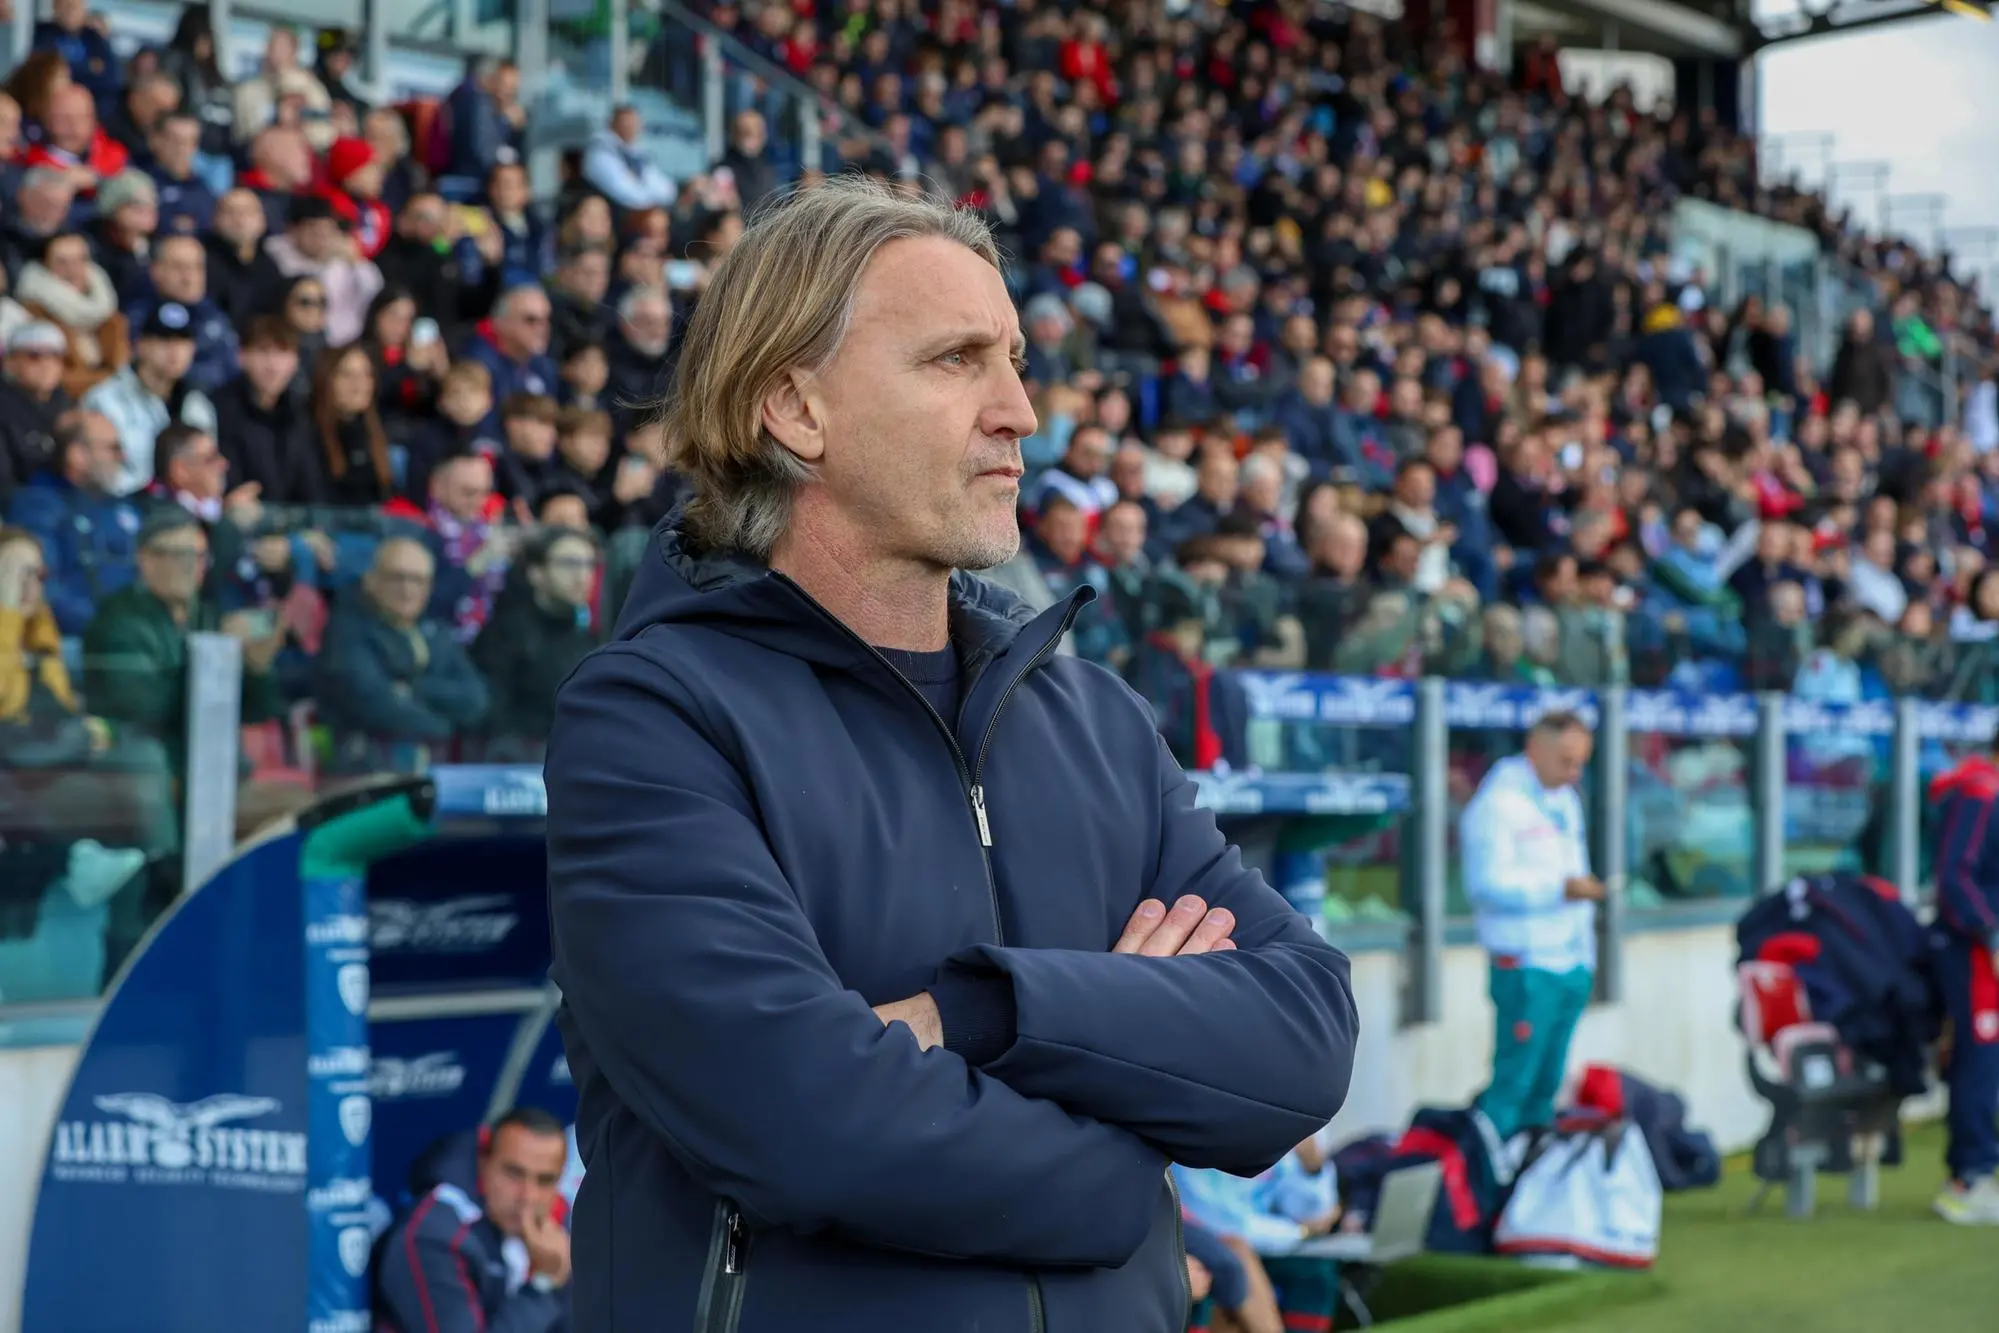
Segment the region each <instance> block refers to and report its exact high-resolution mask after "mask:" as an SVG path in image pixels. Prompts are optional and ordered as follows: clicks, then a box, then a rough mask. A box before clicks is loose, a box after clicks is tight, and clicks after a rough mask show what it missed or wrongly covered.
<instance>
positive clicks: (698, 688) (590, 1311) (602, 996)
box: [545, 518, 1356, 1333]
mask: <svg viewBox="0 0 1999 1333" xmlns="http://www.w3.org/2000/svg"><path fill="white" fill-rule="evenodd" d="M1087 597H1088V594H1087V592H1083V593H1079V594H1077V596H1076V597H1075V598H1073V599H1072V600H1070V601H1069V602H1065V603H1058V604H1057V605H1056V606H1055V607H1053V608H1051V609H1050V610H1048V611H1047V612H1045V613H1043V614H1042V615H1040V616H1038V617H1033V616H1031V615H1029V614H1028V613H1027V612H1026V609H1025V608H1024V607H1022V606H1021V605H1020V603H1018V602H1017V601H1016V600H1015V599H1013V598H1012V597H1011V596H1009V595H1007V594H1005V593H1002V592H1000V591H998V590H996V589H994V588H992V587H990V586H988V585H986V584H984V583H983V582H981V581H979V580H976V579H973V578H970V577H967V576H962V575H961V576H959V577H957V578H956V579H954V581H953V587H952V613H951V614H952V631H953V635H954V638H955V639H956V641H957V646H958V648H959V652H960V656H961V658H962V659H963V661H964V668H965V679H966V681H967V688H966V692H965V702H964V704H963V706H962V708H961V709H960V712H959V715H958V717H957V718H956V719H955V720H953V721H952V722H950V723H947V722H946V721H945V720H944V719H943V718H941V717H939V716H938V715H937V714H936V713H935V712H934V711H932V710H931V709H930V707H929V705H928V704H926V703H925V702H924V701H923V700H922V698H921V696H920V695H919V694H918V693H917V692H916V690H915V689H914V687H912V686H911V685H909V684H908V683H907V682H906V681H905V680H904V679H903V678H902V677H901V676H899V675H898V674H896V673H895V672H894V671H893V670H892V669H891V668H890V667H889V666H888V664H887V662H886V660H885V659H883V658H882V657H881V656H880V655H879V654H878V653H875V652H874V651H873V650H871V649H870V648H869V647H868V646H866V645H865V644H864V643H863V642H861V640H860V639H859V638H858V637H856V636H855V635H854V634H853V633H852V632H851V631H849V630H847V629H846V628H845V627H844V626H843V625H841V624H840V623H839V622H837V621H836V620H834V619H833V617H832V616H830V615H829V614H828V613H826V612H825V611H824V610H823V609H821V608H820V607H819V606H818V605H817V603H815V602H813V601H811V600H810V599H809V598H808V597H807V596H806V595H805V594H804V593H803V591H801V590H800V589H799V588H798V586H797V585H796V584H794V583H792V582H791V581H790V580H788V579H786V578H784V577H782V576H780V575H776V574H773V573H771V572H770V571H769V570H767V569H765V568H764V567H762V566H761V565H757V564H753V563H751V562H748V561H744V560H740V559H734V558H730V557H717V556H707V557H697V556H695V555H693V554H691V553H690V552H689V551H688V550H687V549H686V548H685V547H684V546H683V545H682V543H681V540H680V537H679V533H678V532H677V530H676V529H675V527H674V520H673V519H671V518H669V519H668V520H666V521H665V522H664V523H662V524H661V525H660V526H659V527H658V528H656V529H654V532H653V534H652V538H651V540H650V544H649V549H648V551H647V554H646V557H645V559H644V561H643V563H642V564H641V566H640V568H639V571H638V573H637V575H636V577H635V580H634V583H633V586H632V590H631V593H630V596H629V597H628V599H627V601H626V603H625V608H624V613H623V616H622V617H621V619H620V621H619V624H618V628H617V634H616V637H615V639H614V640H613V642H611V643H610V644H608V645H606V646H605V647H603V648H601V649H599V650H598V651H597V652H595V653H594V654H592V655H591V656H590V657H589V658H587V659H586V660H585V661H584V662H583V664H582V665H581V666H579V667H578V668H577V670H576V672H575V674H574V675H573V676H571V678H570V679H569V681H568V682H567V683H566V684H565V685H564V687H563V689H562V692H561V694H560V696H559V698H558V700H557V705H556V719H555V725H554V728H553V731H552V733H551V735H550V740H549V749H548V757H547V763H546V770H545V772H546V778H547V786H548V801H549V816H548V855H549V892H550V905H551V911H552V917H553V926H554V940H555V949H554V955H555V966H554V977H555V980H556V981H557V982H558V984H559V985H560V986H561V988H562V993H563V1011H562V1014H561V1017H560V1022H561V1024H562V1030H563V1037H564V1041H565V1044H566V1046H567V1050H568V1058H569V1063H570V1069H571V1070H572V1072H573V1073H574V1074H575V1076H576V1081H577V1087H578V1094H579V1098H580V1105H579V1109H578V1121H577V1134H578V1139H579V1143H580V1146H581V1150H582V1154H583V1159H584V1162H585V1164H586V1166H587V1168H588V1169H587V1174H586V1175H585V1177H584V1181H583V1185H582V1189H581V1192H580V1193H579V1195H578V1197H577V1201H576V1212H575V1217H574V1225H573V1234H574V1236H575V1246H576V1253H575V1257H576V1276H575V1280H574V1282H573V1296H574V1301H575V1318H576V1325H577V1327H578V1328H587V1329H591V1330H593V1333H617V1331H619V1330H638V1329H644V1330H646V1333H685V1331H686V1330H698V1333H724V1331H728V1333H792V1331H793V1330H797V1329H802V1328H810V1329H812V1330H813V1333H878V1330H881V1329H912V1330H914V1329H921V1330H923V1331H924V1333H946V1331H947V1330H966V1331H968V1333H969V1330H973V1329H977V1330H980V1333H1030V1330H1036V1331H1039V1330H1046V1331H1047V1333H1099V1331H1102V1333H1110V1331H1111V1330H1115V1331H1116V1333H1180V1330H1181V1329H1182V1328H1183V1327H1184V1325H1185V1321H1186V1318H1187V1290H1186V1287H1185V1264H1184V1262H1183V1260H1182V1256H1181V1249H1180V1244H1179V1241H1178V1239H1177V1232H1178V1218H1179V1209H1178V1206H1177V1205H1176V1203H1175V1201H1174V1198H1173V1196H1172V1194H1171V1192H1170V1189H1169V1185H1168V1182H1167V1180H1166V1165H1167V1162H1168V1160H1169V1159H1171V1160H1174V1161H1179V1162H1184V1163H1186V1164H1188V1165H1189V1166H1195V1167H1219V1168H1222V1169H1225V1170H1232V1171H1237V1172H1243V1173H1249V1172H1255V1171H1259V1170H1262V1169H1264V1168H1266V1167H1268V1166H1270V1165H1271V1164H1272V1163H1274V1162H1275V1161H1276V1160H1277V1159H1278V1158H1279V1157H1281V1156H1283V1154H1284V1153H1285V1152H1286V1151H1288V1150H1289V1149H1290V1148H1291V1147H1293V1146H1295V1145H1296V1144H1297V1143H1298V1142H1299V1140H1301V1139H1303V1138H1304V1137H1306V1135H1308V1134H1310V1133H1313V1132H1315V1131H1316V1130H1317V1129H1319V1128H1320V1127H1321V1126H1323V1125H1324V1124H1325V1122H1326V1121H1327V1120H1328V1119H1329V1118H1330V1117H1331V1116H1332V1115H1333V1113H1334V1112H1335V1111H1337V1110H1338V1108H1339V1106H1340V1103H1341V1101H1342V1100H1343V1099H1344V1097H1345V1094H1346V1088H1347V1081H1348V1078H1349V1075H1350V1073H1351V1068H1352V1060H1353V1046H1354V1039H1355V1031H1356V1020H1355V1014H1354V1004H1353V996H1352V991H1351V988H1350V986H1349V983H1348V975H1347V960H1346V958H1345V956H1344V955H1342V954H1341V953H1340V952H1339V951H1337V950H1335V949H1333V948H1332V947H1330V946H1329V945H1327V944H1326V943H1325V942H1324V941H1322V940H1321V939H1320V938H1319V937H1318V936H1317V935H1316V934H1314V933H1313V931H1312V929H1311V927H1310V926H1309V924H1308V923H1307V922H1306V920H1305V918H1304V917H1303V916H1301V915H1299V914H1298V913H1297V912H1295V911H1294V910H1292V909H1291V908H1290V907H1288V906H1287V905H1286V904H1285V902H1284V900H1283V899H1282V898H1280V897H1279V896H1278V895H1277V894H1276V893H1275V892H1273V891H1272V890H1271V889H1270V888H1269V887H1268V886H1267V885H1265V884H1264V882H1263V880H1262V878H1261V877H1260V876H1258V875H1257V874H1255V873H1254V872H1253V871H1250V870H1248V869H1245V868H1244V866H1243V864H1242V861H1241V859H1240V856H1239V854H1238V853H1237V851H1236V850H1235V849H1234V848H1232V847H1230V846H1228V845H1227V843H1226V842H1225V841H1224V839H1223V838H1222V836H1221V834H1220V833H1219V832H1217V830H1216V828H1215V822H1214V820H1213V818H1212V817H1211V816H1210V815H1209V814H1208V813H1207V812H1206V811H1204V810H1201V809H1198V808H1196V806H1195V802H1194V795H1195V789H1194V786H1193V784H1192V783H1191V782H1190V781H1189V780H1188V779H1187V778H1186V777H1185V776H1184V775H1183V774H1182V773H1181V771H1180V769H1179V767H1178V766H1177V765H1176V764H1174V762H1173V761H1172V759H1171V757H1170V756H1169V755H1168V754H1167V752H1166V750H1165V748H1164V746H1163V744H1162V743H1161V741H1160V739H1159V737H1158V735H1157V733H1156V732H1155V731H1154V729H1153V722H1152V714H1151V710H1150V709H1149V708H1148V707H1147V706H1146V705H1145V704H1144V702H1143V701H1141V700H1140V699H1139V698H1138V697H1137V696H1136V695H1135V694H1133V693H1132V692H1131V690H1130V689H1128V688H1127V687H1126V686H1125V685H1124V684H1123V683H1122V682H1120V681H1119V680H1118V679H1117V678H1116V677H1115V676H1113V675H1112V674H1110V673H1109V672H1108V671H1106V670H1104V669H1103V668H1101V667H1098V666H1094V665H1091V664H1088V663H1085V662H1083V661H1081V660H1079V659H1076V658H1072V657H1066V656H1057V655H1056V654H1055V647H1056V644H1057V642H1058V640H1059V639H1060V637H1061V634H1062V632H1063V631H1064V630H1065V629H1066V628H1067V627H1068V624H1069V622H1070V620H1071V619H1072V618H1073V616H1074V615H1075V612H1076V610H1077V608H1078V607H1079V606H1080V604H1081V603H1082V601H1084V600H1087ZM1184 893H1195V894H1199V895H1200V896H1202V897H1203V898H1206V899H1207V900H1208V901H1209V902H1211V903H1215V904H1219V905H1222V906H1225V907H1227V908H1229V909H1230V910H1231V911H1233V912H1234V913H1235V916H1236V919H1237V923H1238V924H1237V926H1236V930H1235V936H1234V937H1235V940H1236V941H1237V943H1238V945H1239V947H1238V948H1237V949H1236V950H1235V951H1232V952H1223V953H1215V954H1209V955H1206V956H1201V957H1192V958H1170V959H1155V958H1140V957H1133V956H1129V955H1114V954H1111V953H1109V952H1107V950H1108V949H1109V948H1110V946H1111V944H1112V942H1113V941H1114V940H1115V939H1116V938H1117V936H1118V934H1119V932H1120V930H1121V928H1122V927H1123V925H1124V922H1125V921H1126V919H1127V918H1128V917H1129V915H1130V914H1131V912H1132V910H1133V908H1134V907H1136V906H1137V904H1138V902H1139V901H1140V900H1141V899H1143V898H1145V897H1147V896H1151V897H1155V898H1160V899H1164V900H1165V901H1167V902H1169V903H1170V902H1172V901H1173V900H1174V899H1175V898H1177V897H1178V896H1179V895H1181V894H1184ZM925 989H928V990H930V991H931V993H932V994H933V996H934V997H935V998H936V1000H937V1003H938V1008H939V1011H940V1014H941V1015H942V1017H943V1026H944V1033H945V1042H946V1046H945V1048H944V1049H939V1050H931V1051H927V1052H924V1051H919V1049H918V1047H917V1044H916V1042H915V1041H914V1040H913V1039H912V1037H911V1034H910V1032H909V1030H908V1029H907V1028H906V1027H903V1026H902V1025H900V1024H898V1025H895V1026H892V1027H887V1028H885V1027H883V1025H882V1024H881V1023H880V1022H879V1021H878V1020H877V1019H876V1018H875V1016H874V1014H873V1013H871V1012H870V1010H869V1006H871V1005H876V1004H884V1003H888V1002H890V1001H895V1000H901V999H905V998H907V997H909V996H911V995H913V994H915V993H917V992H919V991H923V990H925Z"/></svg>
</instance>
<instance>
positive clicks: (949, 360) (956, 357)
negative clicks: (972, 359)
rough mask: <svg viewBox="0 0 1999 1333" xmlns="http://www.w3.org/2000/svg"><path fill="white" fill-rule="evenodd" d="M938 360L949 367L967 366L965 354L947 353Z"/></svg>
mask: <svg viewBox="0 0 1999 1333" xmlns="http://www.w3.org/2000/svg"><path fill="white" fill-rule="evenodd" d="M937 359H938V360H939V361H941V362H942V363H944V364H945V365H947V366H962V365H964V364H965V354H964V353H963V352H946V353H944V355H942V356H940V357H938V358H937Z"/></svg>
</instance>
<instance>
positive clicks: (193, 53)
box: [153, 4, 236, 231]
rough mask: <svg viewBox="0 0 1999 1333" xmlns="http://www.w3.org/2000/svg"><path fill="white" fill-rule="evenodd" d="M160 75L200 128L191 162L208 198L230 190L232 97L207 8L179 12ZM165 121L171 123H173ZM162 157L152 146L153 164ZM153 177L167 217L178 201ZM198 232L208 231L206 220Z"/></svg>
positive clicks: (182, 112) (164, 183) (174, 170)
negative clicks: (219, 59) (219, 60)
mask: <svg viewBox="0 0 1999 1333" xmlns="http://www.w3.org/2000/svg"><path fill="white" fill-rule="evenodd" d="M160 72H161V73H163V74H165V75H166V76H167V77H168V78H170V79H172V80H173V81H174V86H175V87H176V88H177V89H179V91H180V112H179V114H180V115H183V116H191V117H193V118H194V120H195V121H196V123H197V124H198V125H199V127H200V134H199V136H198V139H197V142H196V147H195V156H194V162H195V164H196V170H197V171H198V172H199V173H200V175H201V179H202V183H203V184H204V186H205V187H206V188H207V190H208V191H209V193H210V196H211V200H212V198H213V196H215V195H218V194H220V193H222V191H224V190H226V189H227V188H228V182H229V178H230V176H231V175H232V174H233V168H232V167H231V165H230V158H231V157H232V156H233V155H234V153H235V143H234V134H233V130H234V127H235V123H236V97H235V91H234V89H232V88H231V87H230V85H229V79H228V77H227V76H226V75H224V74H223V72H222V67H221V64H220V63H219V62H218V61H217V60H216V50H215V29H214V26H213V24H212V23H211V22H210V19H209V15H208V6H207V5H205V4H195V5H187V6H184V7H183V8H182V9H181V12H180V22H179V23H178V24H177V25H176V26H175V28H174V35H173V39H172V40H171V41H169V42H168V43H167V49H166V51H165V52H164V53H163V54H162V55H161V56H160ZM166 123H167V125H171V124H172V121H171V120H169V121H168V122H166ZM163 128H164V126H163ZM155 137H156V138H157V137H158V136H155ZM163 156H164V155H163V154H162V153H161V151H160V148H159V147H158V145H157V144H156V145H155V146H154V148H153V157H154V162H155V165H156V166H158V165H159V163H160V162H161V161H162V160H163ZM177 172H178V168H172V169H171V170H170V171H169V173H168V174H169V175H170V176H172V175H175V174H177ZM155 179H157V180H160V202H161V203H162V205H163V206H164V207H163V210H162V211H163V213H164V214H165V216H166V217H168V218H171V217H173V215H174V212H175V209H176V206H177V202H178V201H176V200H174V199H171V198H169V197H168V195H169V190H170V188H171V187H170V186H169V184H168V181H167V180H165V179H161V178H160V176H159V175H158V174H157V173H156V175H155ZM218 182H219V183H218ZM196 230H198V231H206V230H207V223H206V221H204V222H203V223H202V224H201V225H200V226H199V227H197V228H196Z"/></svg>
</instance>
